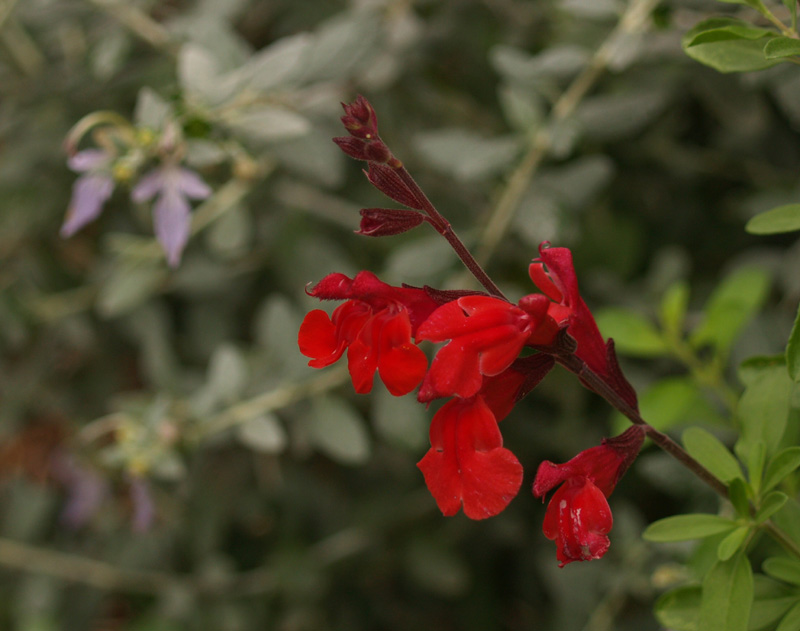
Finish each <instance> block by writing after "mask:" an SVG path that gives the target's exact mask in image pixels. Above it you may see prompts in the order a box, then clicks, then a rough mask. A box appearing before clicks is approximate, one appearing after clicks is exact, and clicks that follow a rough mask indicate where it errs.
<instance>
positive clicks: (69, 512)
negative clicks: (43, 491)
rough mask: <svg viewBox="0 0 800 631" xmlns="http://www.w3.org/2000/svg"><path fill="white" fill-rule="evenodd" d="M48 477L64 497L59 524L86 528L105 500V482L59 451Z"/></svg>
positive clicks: (106, 483) (106, 489)
mask: <svg viewBox="0 0 800 631" xmlns="http://www.w3.org/2000/svg"><path fill="white" fill-rule="evenodd" d="M51 474H52V476H53V478H54V479H55V480H56V481H57V482H58V483H59V484H61V485H62V486H63V488H64V491H65V492H66V494H67V500H66V502H65V503H64V507H63V508H62V509H61V516H60V519H61V523H63V524H64V525H65V526H67V527H69V528H80V527H82V526H84V525H86V524H87V523H88V522H89V520H90V519H91V518H92V517H93V516H94V514H95V513H96V512H97V510H98V509H99V508H100V505H101V504H102V503H103V502H104V501H105V499H106V498H107V497H108V493H109V486H108V482H107V481H106V480H105V479H104V478H103V477H102V476H101V475H99V474H97V473H95V472H94V471H93V470H92V469H89V468H88V467H85V466H83V465H81V464H80V463H78V462H77V461H76V460H75V458H74V456H72V454H70V453H67V452H65V451H62V450H59V451H57V452H56V454H55V455H54V456H53V459H52V464H51Z"/></svg>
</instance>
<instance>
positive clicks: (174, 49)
mask: <svg viewBox="0 0 800 631" xmlns="http://www.w3.org/2000/svg"><path fill="white" fill-rule="evenodd" d="M88 1H89V2H90V3H91V4H93V5H95V6H96V7H98V8H100V9H102V10H103V11H105V12H106V13H108V14H109V15H112V16H113V17H114V18H115V19H116V20H118V21H119V22H120V23H121V24H122V25H123V26H125V27H126V28H127V29H128V30H130V31H131V32H132V33H134V34H135V35H137V36H138V37H139V38H140V39H142V40H144V41H145V42H147V43H148V44H150V45H151V46H152V47H153V48H157V49H159V50H163V51H165V52H167V53H169V54H170V55H172V56H173V57H174V56H176V55H177V54H178V44H177V42H175V41H174V40H173V39H172V36H171V35H170V33H169V31H168V30H167V29H165V28H164V27H163V26H162V25H161V24H159V23H158V22H156V21H155V20H154V19H153V18H151V17H150V16H149V15H147V14H146V13H144V12H143V11H142V10H141V9H139V8H138V7H137V6H135V5H133V4H130V3H123V2H118V1H117V0H88Z"/></svg>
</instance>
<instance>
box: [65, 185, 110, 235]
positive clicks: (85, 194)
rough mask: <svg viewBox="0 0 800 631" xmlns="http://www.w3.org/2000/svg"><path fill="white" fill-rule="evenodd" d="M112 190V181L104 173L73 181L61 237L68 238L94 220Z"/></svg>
mask: <svg viewBox="0 0 800 631" xmlns="http://www.w3.org/2000/svg"><path fill="white" fill-rule="evenodd" d="M113 190H114V180H112V179H111V176H109V175H107V174H104V173H89V174H86V175H82V176H80V177H79V178H78V179H77V180H75V183H74V184H73V185H72V199H71V200H70V204H69V208H68V209H67V215H66V217H65V218H64V224H63V225H62V226H61V236H62V237H70V236H72V235H73V234H75V233H76V232H77V231H78V230H80V229H81V228H83V226H85V225H86V224H87V223H89V222H90V221H93V220H94V219H96V218H97V216H98V215H99V214H100V212H101V211H102V210H103V204H104V203H105V202H106V200H107V199H108V198H109V197H111V193H112V191H113Z"/></svg>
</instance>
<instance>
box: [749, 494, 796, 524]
mask: <svg viewBox="0 0 800 631" xmlns="http://www.w3.org/2000/svg"><path fill="white" fill-rule="evenodd" d="M788 501H789V496H788V495H786V493H781V492H780V491H772V493H770V494H768V495H767V496H766V497H765V498H764V499H763V500H762V501H761V506H759V508H758V511H757V512H756V516H755V521H756V523H759V524H760V523H763V522H765V521H767V520H768V519H769V518H770V517H772V516H773V515H774V514H775V513H777V512H778V511H779V510H780V509H782V508H783V506H784V504H786V502H788Z"/></svg>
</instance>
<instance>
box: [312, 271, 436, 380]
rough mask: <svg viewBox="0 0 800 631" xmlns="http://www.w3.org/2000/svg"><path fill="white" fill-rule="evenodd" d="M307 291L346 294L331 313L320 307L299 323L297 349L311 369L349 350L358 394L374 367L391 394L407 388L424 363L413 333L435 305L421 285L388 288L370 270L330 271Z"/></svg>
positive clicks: (336, 295) (338, 296) (419, 376)
mask: <svg viewBox="0 0 800 631" xmlns="http://www.w3.org/2000/svg"><path fill="white" fill-rule="evenodd" d="M308 293H309V295H311V296H315V297H317V298H320V299H323V300H325V299H335V300H343V299H348V300H347V302H345V303H344V304H342V305H340V306H339V307H337V308H336V309H335V310H334V312H333V315H332V316H331V317H328V314H327V313H325V312H324V311H322V310H320V309H315V310H314V311H311V312H310V313H308V314H307V315H306V317H305V319H304V320H303V324H302V325H301V326H300V332H299V334H298V344H299V346H300V352H301V353H303V355H305V356H306V357H310V358H311V361H309V362H308V365H309V366H311V367H313V368H323V367H325V366H330V365H331V364H333V363H334V362H336V361H337V360H338V359H339V358H340V357H341V356H342V354H343V353H344V351H345V350H347V364H348V369H349V370H350V376H351V378H352V380H353V387H354V388H355V390H356V392H358V393H359V394H365V393H367V392H369V391H370V390H372V381H373V377H374V375H375V371H376V370H377V371H378V374H379V375H380V377H381V380H382V381H383V383H384V384H385V385H386V388H387V389H388V390H389V392H391V393H392V394H393V395H395V396H401V395H404V394H407V393H409V392H411V391H412V390H413V389H414V388H416V387H417V385H418V384H419V382H420V381H422V378H423V376H424V375H425V371H426V370H427V367H428V360H427V358H426V357H425V354H424V353H423V352H422V351H421V350H420V349H419V347H417V346H416V345H415V344H414V343H413V342H412V341H411V338H412V336H413V334H414V331H415V329H416V328H417V327H418V326H419V323H420V322H422V321H423V320H425V318H427V317H428V315H429V314H430V313H431V312H432V311H433V310H434V309H435V308H436V307H437V303H436V302H434V301H433V300H432V299H431V298H429V297H428V295H427V294H426V293H425V291H424V290H422V289H414V288H406V287H392V286H391V285H387V284H386V283H383V282H381V281H380V280H379V279H378V278H377V277H376V276H375V275H374V274H372V273H371V272H359V273H358V274H357V275H356V277H355V278H353V279H352V280H351V279H350V278H348V277H347V276H345V275H344V274H330V275H328V276H326V277H325V278H324V279H322V280H321V281H320V282H319V283H318V284H317V286H316V287H314V289H312V290H311V291H309V292H308Z"/></svg>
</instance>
